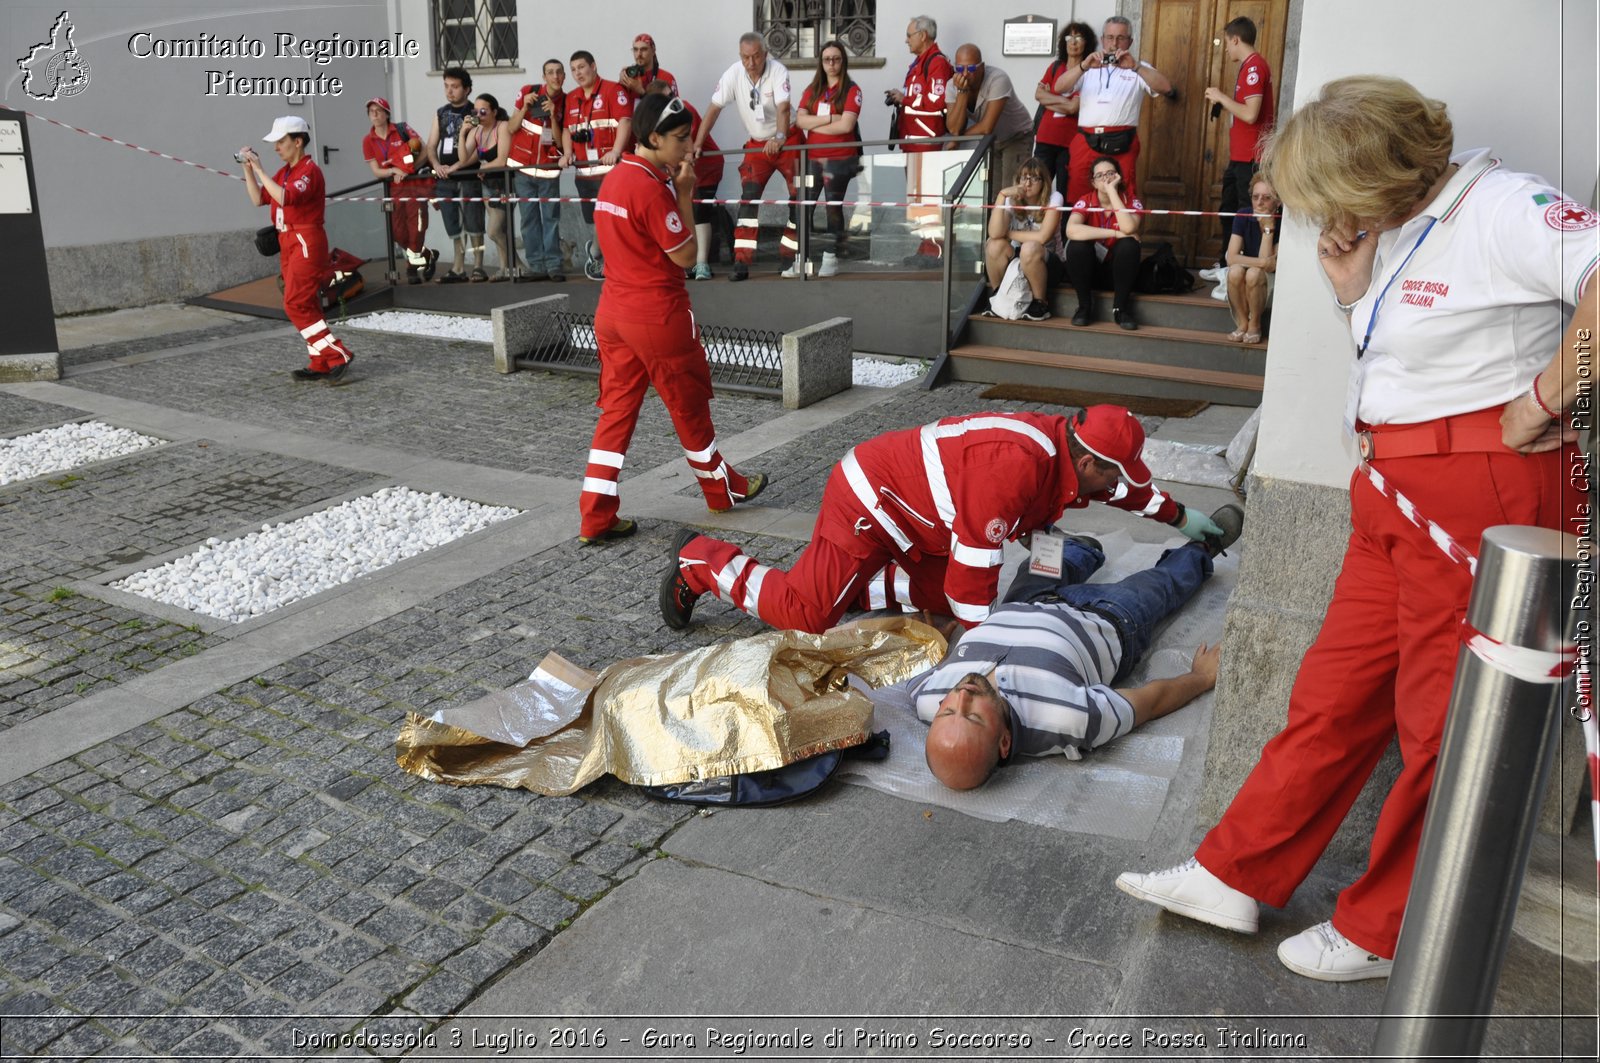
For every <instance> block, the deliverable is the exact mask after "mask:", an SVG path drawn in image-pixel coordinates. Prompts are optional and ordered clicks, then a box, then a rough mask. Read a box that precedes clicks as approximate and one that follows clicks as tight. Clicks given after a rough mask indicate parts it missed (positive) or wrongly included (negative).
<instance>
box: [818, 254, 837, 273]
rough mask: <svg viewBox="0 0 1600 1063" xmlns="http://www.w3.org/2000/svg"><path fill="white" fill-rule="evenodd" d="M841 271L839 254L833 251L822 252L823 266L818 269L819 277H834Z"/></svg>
mask: <svg viewBox="0 0 1600 1063" xmlns="http://www.w3.org/2000/svg"><path fill="white" fill-rule="evenodd" d="M838 273H839V256H838V255H837V254H836V253H835V252H833V251H824V252H822V268H821V269H819V270H817V276H819V277H833V276H837V275H838Z"/></svg>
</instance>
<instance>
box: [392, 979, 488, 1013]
mask: <svg viewBox="0 0 1600 1063" xmlns="http://www.w3.org/2000/svg"><path fill="white" fill-rule="evenodd" d="M476 989H477V985H476V982H475V980H473V979H469V978H466V977H463V976H461V975H459V974H456V973H454V972H452V971H440V972H438V973H437V974H435V975H434V976H433V977H431V978H429V979H428V980H427V981H426V982H423V983H422V984H421V985H419V986H417V987H416V988H415V989H413V990H412V991H411V992H410V993H408V994H406V996H405V999H404V1001H403V1003H404V1004H405V1006H406V1007H408V1008H410V1009H411V1010H412V1011H414V1012H416V1013H417V1014H418V1015H429V1016H444V1015H449V1014H451V1013H453V1012H455V1011H456V1010H457V1009H458V1008H460V1007H461V1005H462V1004H464V1003H466V1002H467V1001H468V1000H470V999H471V998H472V995H473V993H474V992H475V991H476Z"/></svg>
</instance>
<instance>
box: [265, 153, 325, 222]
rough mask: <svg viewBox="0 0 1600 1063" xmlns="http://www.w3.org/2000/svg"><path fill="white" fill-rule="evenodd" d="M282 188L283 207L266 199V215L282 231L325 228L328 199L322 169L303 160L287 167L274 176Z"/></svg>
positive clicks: (309, 157) (309, 160) (307, 158)
mask: <svg viewBox="0 0 1600 1063" xmlns="http://www.w3.org/2000/svg"><path fill="white" fill-rule="evenodd" d="M272 179H273V180H274V181H276V182H278V185H279V186H280V187H281V188H282V189H283V206H281V207H280V206H279V205H278V204H277V203H274V202H273V200H272V196H271V195H270V194H269V195H268V196H267V213H268V215H269V216H270V217H271V218H272V224H273V225H275V226H277V227H278V229H279V230H287V229H298V228H300V227H301V226H306V225H313V226H316V227H318V228H321V226H322V211H323V203H324V201H325V200H326V198H327V197H326V195H325V194H324V191H323V190H324V187H325V186H324V185H323V183H322V169H321V167H319V166H318V165H317V164H316V163H314V162H312V161H311V156H309V155H307V156H305V157H303V158H302V159H301V160H300V161H299V162H297V163H295V164H294V165H293V166H285V167H283V168H282V169H281V170H279V171H278V172H277V173H275V174H273V175H272Z"/></svg>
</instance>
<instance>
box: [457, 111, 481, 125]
mask: <svg viewBox="0 0 1600 1063" xmlns="http://www.w3.org/2000/svg"><path fill="white" fill-rule="evenodd" d="M461 124H462V125H464V126H476V125H477V124H478V116H477V115H475V114H469V115H467V116H466V117H465V118H463V119H461Z"/></svg>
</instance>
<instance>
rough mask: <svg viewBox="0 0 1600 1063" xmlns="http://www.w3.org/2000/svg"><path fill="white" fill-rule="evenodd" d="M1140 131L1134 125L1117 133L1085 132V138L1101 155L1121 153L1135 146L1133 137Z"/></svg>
mask: <svg viewBox="0 0 1600 1063" xmlns="http://www.w3.org/2000/svg"><path fill="white" fill-rule="evenodd" d="M1138 132H1139V131H1138V130H1137V129H1134V128H1132V127H1130V128H1128V129H1119V130H1117V131H1116V132H1115V133H1085V134H1084V135H1083V139H1084V140H1085V141H1087V142H1088V144H1089V147H1090V148H1092V149H1093V150H1095V151H1097V152H1099V153H1100V154H1101V155H1121V154H1122V153H1123V152H1125V151H1127V150H1128V149H1129V148H1131V147H1133V138H1134V136H1135V135H1136V134H1137V133H1138Z"/></svg>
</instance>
